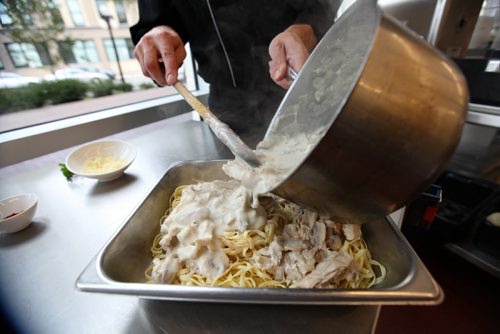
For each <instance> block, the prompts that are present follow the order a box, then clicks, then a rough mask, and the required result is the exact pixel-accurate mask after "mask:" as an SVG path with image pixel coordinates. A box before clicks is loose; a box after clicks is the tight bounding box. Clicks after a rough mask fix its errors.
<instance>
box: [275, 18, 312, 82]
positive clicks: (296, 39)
mask: <svg viewBox="0 0 500 334" xmlns="http://www.w3.org/2000/svg"><path fill="white" fill-rule="evenodd" d="M316 43H317V38H316V35H315V34H314V30H313V29H312V27H311V26H310V25H309V24H294V25H291V26H290V27H288V28H287V29H286V30H285V31H283V32H282V33H280V34H278V35H277V36H276V37H274V39H273V40H272V41H271V44H269V55H270V56H271V60H270V61H269V74H270V75H271V79H273V80H274V82H276V83H277V84H278V85H280V86H281V87H283V88H285V89H288V87H290V85H291V81H290V79H289V78H288V75H287V69H288V66H291V67H292V68H293V69H294V70H295V72H299V71H300V69H301V68H302V66H304V63H305V62H306V60H307V58H308V57H309V54H310V52H311V51H312V50H313V49H314V47H315V46H316Z"/></svg>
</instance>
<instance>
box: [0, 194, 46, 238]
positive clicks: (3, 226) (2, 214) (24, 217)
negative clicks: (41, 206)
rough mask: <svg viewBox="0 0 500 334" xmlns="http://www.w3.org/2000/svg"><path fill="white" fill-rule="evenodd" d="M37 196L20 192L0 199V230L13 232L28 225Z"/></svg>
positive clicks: (33, 211)
mask: <svg viewBox="0 0 500 334" xmlns="http://www.w3.org/2000/svg"><path fill="white" fill-rule="evenodd" d="M37 205H38V197H37V196H36V195H35V194H20V195H16V196H11V197H8V198H5V199H2V200H1V201H0V232H1V233H15V232H18V231H21V230H22V229H25V228H26V227H28V226H29V225H30V224H31V222H32V221H33V217H34V216H35V212H36V207H37Z"/></svg>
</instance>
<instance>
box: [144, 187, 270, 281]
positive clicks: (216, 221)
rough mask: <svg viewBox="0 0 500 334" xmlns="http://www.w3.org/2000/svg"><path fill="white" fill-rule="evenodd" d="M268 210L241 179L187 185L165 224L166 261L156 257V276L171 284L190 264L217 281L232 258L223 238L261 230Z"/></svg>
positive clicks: (163, 243)
mask: <svg viewBox="0 0 500 334" xmlns="http://www.w3.org/2000/svg"><path fill="white" fill-rule="evenodd" d="M265 222H266V213H265V211H264V209H263V208H261V207H260V206H259V204H258V202H255V201H254V198H253V197H252V194H251V193H250V191H249V190H248V189H246V188H245V187H243V186H242V185H241V184H240V183H239V182H237V181H229V182H225V181H213V182H205V183H199V184H195V185H189V186H187V187H186V188H185V189H184V190H183V193H182V197H181V201H180V203H179V204H178V205H177V206H176V207H175V208H174V210H173V211H172V212H171V213H170V215H169V216H168V217H167V219H166V220H165V221H164V223H163V224H162V226H161V232H162V233H164V237H163V238H162V239H161V241H160V244H161V246H162V247H163V249H165V251H166V258H165V259H164V260H158V259H156V260H155V266H154V268H153V279H154V280H155V281H157V282H163V283H170V282H171V281H172V280H173V279H174V277H175V274H176V273H177V271H178V270H179V268H181V267H182V266H183V265H187V266H188V267H189V268H191V269H192V270H194V271H195V272H197V273H199V274H201V275H204V276H206V277H208V278H209V279H211V280H214V279H215V278H217V277H218V276H220V275H221V274H223V273H224V271H225V270H226V268H227V267H228V265H229V259H228V258H227V256H226V255H225V253H224V252H223V250H222V244H221V242H220V240H219V237H220V236H221V235H222V234H223V233H224V232H226V231H239V232H244V231H246V230H248V229H259V228H261V227H262V226H263V225H264V224H265Z"/></svg>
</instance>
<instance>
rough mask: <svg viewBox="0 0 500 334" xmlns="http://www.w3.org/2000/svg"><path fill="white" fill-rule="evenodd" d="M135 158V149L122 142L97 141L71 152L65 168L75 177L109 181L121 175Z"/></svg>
mask: <svg viewBox="0 0 500 334" xmlns="http://www.w3.org/2000/svg"><path fill="white" fill-rule="evenodd" d="M135 156H136V150H135V148H134V147H133V146H132V145H130V144H129V143H127V142H125V141H123V140H98V141H94V142H90V143H87V144H84V145H82V146H80V147H78V148H76V149H75V150H73V151H72V152H71V153H70V154H69V155H68V157H67V158H66V168H68V170H69V171H70V172H72V173H73V174H76V175H80V176H84V177H87V178H91V179H97V180H99V181H111V180H114V179H116V178H118V177H120V176H121V175H122V174H123V172H124V171H125V170H126V169H127V168H128V167H129V166H130V164H131V163H132V162H133V161H134V159H135Z"/></svg>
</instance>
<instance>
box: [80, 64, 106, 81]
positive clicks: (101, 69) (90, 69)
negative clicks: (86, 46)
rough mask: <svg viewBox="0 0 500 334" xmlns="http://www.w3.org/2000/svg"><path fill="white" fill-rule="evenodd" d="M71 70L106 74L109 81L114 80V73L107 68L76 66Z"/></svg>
mask: <svg viewBox="0 0 500 334" xmlns="http://www.w3.org/2000/svg"><path fill="white" fill-rule="evenodd" d="M73 68H79V69H81V70H84V71H86V72H98V73H103V74H106V75H107V76H108V77H109V79H111V80H114V79H115V72H113V71H112V70H110V69H109V68H99V67H93V66H76V67H73Z"/></svg>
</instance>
